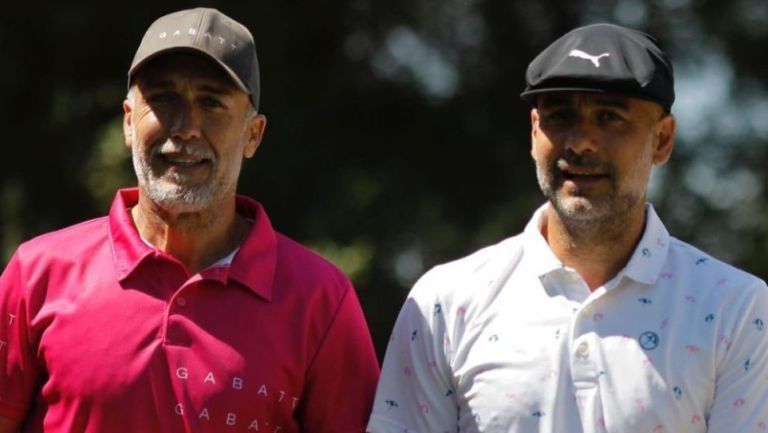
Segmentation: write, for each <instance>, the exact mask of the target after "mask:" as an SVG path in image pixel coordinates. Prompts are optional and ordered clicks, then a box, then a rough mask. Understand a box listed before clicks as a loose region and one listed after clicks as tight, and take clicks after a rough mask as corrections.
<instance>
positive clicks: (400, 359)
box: [368, 281, 458, 433]
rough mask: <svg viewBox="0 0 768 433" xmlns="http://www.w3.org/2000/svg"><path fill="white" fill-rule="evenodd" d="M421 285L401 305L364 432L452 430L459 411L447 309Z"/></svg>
mask: <svg viewBox="0 0 768 433" xmlns="http://www.w3.org/2000/svg"><path fill="white" fill-rule="evenodd" d="M425 284H426V285H427V286H429V284H427V283H426V282H425V281H421V282H420V283H419V284H417V286H416V287H415V288H414V290H413V291H412V292H411V295H410V296H409V298H408V299H407V300H406V302H405V305H403V308H402V310H401V311H400V315H399V316H398V318H397V322H396V323H395V327H394V330H393V331H392V336H391V338H390V340H389V346H388V347H387V352H386V355H385V357H384V364H383V366H382V373H381V379H380V380H379V386H378V389H377V390H376V400H375V402H374V406H373V407H374V408H373V414H372V415H371V420H370V422H369V423H368V431H369V432H373V433H390V432H391V433H401V432H403V431H408V432H412V433H433V432H437V433H442V432H445V431H456V426H457V417H458V409H457V406H456V396H455V390H454V389H453V384H452V380H451V373H450V367H449V365H448V361H447V357H446V350H447V349H446V345H447V344H449V343H448V342H446V338H447V336H448V332H447V329H446V328H447V326H446V320H445V316H444V314H448V311H447V310H448V308H447V306H444V304H443V303H441V301H439V300H437V299H436V298H435V296H434V294H433V293H434V292H433V291H432V290H429V287H426V288H427V289H428V290H421V288H420V287H419V285H421V286H422V287H423V286H424V285H425Z"/></svg>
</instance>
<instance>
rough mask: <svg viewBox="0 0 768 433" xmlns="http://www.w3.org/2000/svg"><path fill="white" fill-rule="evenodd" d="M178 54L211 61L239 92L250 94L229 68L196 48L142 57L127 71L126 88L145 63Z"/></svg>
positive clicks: (183, 47) (184, 48)
mask: <svg viewBox="0 0 768 433" xmlns="http://www.w3.org/2000/svg"><path fill="white" fill-rule="evenodd" d="M178 52H191V53H194V54H200V55H201V56H203V57H205V58H207V59H210V60H212V61H213V62H214V63H216V64H217V65H219V66H220V67H221V69H223V70H224V72H226V73H227V76H229V78H230V79H231V80H232V82H233V83H235V85H236V86H237V87H238V88H239V89H240V90H242V91H243V92H245V93H246V94H248V95H250V94H251V91H250V89H248V86H246V85H245V83H243V82H242V81H241V80H240V78H239V77H238V76H237V74H235V72H234V71H233V70H232V69H230V68H229V66H227V65H225V64H224V63H223V62H222V61H221V60H219V59H217V58H216V57H214V56H212V55H210V54H209V53H207V52H206V51H204V50H201V49H199V48H197V47H189V46H181V47H168V48H165V49H162V50H160V51H157V52H154V53H152V54H150V55H148V56H146V57H144V58H143V59H141V60H139V61H138V62H136V63H134V64H133V65H132V66H131V69H129V70H128V87H130V86H131V84H132V82H133V78H134V76H135V75H136V74H137V73H138V72H139V69H141V68H142V66H145V65H146V64H147V63H149V62H151V61H152V60H154V59H156V58H158V57H161V56H164V55H168V54H172V53H178Z"/></svg>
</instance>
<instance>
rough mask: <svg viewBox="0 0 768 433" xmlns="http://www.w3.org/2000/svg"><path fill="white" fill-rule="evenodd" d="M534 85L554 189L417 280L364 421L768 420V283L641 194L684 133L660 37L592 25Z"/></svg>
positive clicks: (560, 49) (563, 426) (405, 424)
mask: <svg viewBox="0 0 768 433" xmlns="http://www.w3.org/2000/svg"><path fill="white" fill-rule="evenodd" d="M526 84H527V87H526V89H525V91H524V92H523V94H522V97H523V99H525V100H527V101H529V102H530V103H531V104H532V106H533V108H532V110H531V124H532V128H531V141H532V148H531V155H532V156H533V159H534V161H535V163H536V172H537V176H538V179H539V184H540V186H541V189H542V192H543V193H544V195H545V196H546V198H547V199H548V202H547V204H545V205H543V206H542V207H541V208H540V209H539V210H537V211H536V212H535V214H534V215H533V218H532V219H531V221H530V222H529V223H528V225H527V227H526V228H525V230H524V232H523V233H522V234H520V235H518V236H515V237H512V238H509V239H507V240H504V241H502V242H500V243H498V244H496V245H494V246H491V247H488V248H485V249H482V250H480V251H478V252H476V253H474V254H472V255H470V256H468V257H466V258H463V259H460V260H457V261H455V262H452V263H448V264H445V265H441V266H438V267H436V268H434V269H432V270H431V271H429V272H428V273H427V274H426V275H425V276H423V277H422V278H421V280H420V281H419V282H418V283H417V284H416V286H415V287H414V288H413V290H412V292H411V293H410V295H409V297H408V299H407V301H406V303H405V305H404V307H403V309H402V311H401V313H400V316H399V318H398V320H397V324H396V325H395V329H394V331H393V334H392V338H391V340H390V344H389V348H388V350H387V354H386V357H385V360H384V365H383V371H382V376H381V380H380V382H379V387H378V390H377V396H376V402H375V404H374V411H373V415H372V417H371V420H370V422H369V424H368V431H370V432H374V433H390V432H391V433H395V432H398V433H402V432H409V433H443V432H456V431H460V432H524V433H532V432H551V433H563V432H567V433H577V432H590V433H591V432H648V433H671V432H677V433H680V432H686V433H694V432H709V433H714V432H718V433H740V432H743V433H747V432H763V431H768V329H766V327H765V324H766V322H768V288H767V287H766V284H765V282H763V281H761V280H760V279H758V278H756V277H754V276H751V275H749V274H747V273H745V272H742V271H740V270H738V269H735V268H733V267H731V266H729V265H727V264H725V263H723V262H720V261H718V260H717V259H715V258H713V257H711V256H709V255H707V254H706V253H703V252H701V251H700V250H698V249H696V248H695V247H693V246H690V245H688V244H686V243H684V242H682V241H680V240H678V239H675V238H674V237H671V236H670V235H669V233H668V232H667V230H666V229H665V228H664V225H663V224H662V222H661V220H660V219H659V217H658V216H657V214H656V212H655V211H654V209H653V206H652V205H650V204H648V203H646V191H647V185H648V180H649V177H650V173H651V168H652V167H653V166H655V165H660V164H663V163H665V162H666V161H667V160H668V158H669V156H670V154H671V152H672V148H673V146H674V138H675V118H674V117H673V115H672V114H671V112H670V109H671V106H672V103H673V101H674V90H673V88H674V86H673V74H672V65H671V64H670V62H669V60H668V58H667V56H666V54H665V53H664V52H663V51H662V50H661V49H660V48H659V46H658V44H657V41H656V40H655V39H654V38H653V37H651V36H649V35H646V34H644V33H641V32H638V31H635V30H631V29H627V28H624V27H619V26H615V25H607V24H599V25H592V26H586V27H581V28H578V29H575V30H573V31H571V32H570V33H568V34H566V35H564V36H563V37H561V38H560V39H558V40H557V41H555V42H554V43H552V45H550V46H549V47H548V48H546V49H545V50H544V51H543V52H542V53H541V54H540V55H539V56H538V57H537V58H536V59H534V60H533V62H532V63H531V64H530V66H529V68H528V72H527V75H526Z"/></svg>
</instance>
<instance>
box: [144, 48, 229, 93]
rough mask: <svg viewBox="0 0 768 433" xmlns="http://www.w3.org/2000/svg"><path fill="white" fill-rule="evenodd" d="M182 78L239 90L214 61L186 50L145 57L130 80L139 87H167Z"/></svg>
mask: <svg viewBox="0 0 768 433" xmlns="http://www.w3.org/2000/svg"><path fill="white" fill-rule="evenodd" d="M185 81H188V82H192V83H200V84H206V85H209V86H215V87H216V88H219V89H221V90H226V91H231V92H242V91H241V90H240V89H239V88H238V87H237V86H236V85H235V83H234V82H233V81H232V78H230V76H229V75H227V73H226V72H225V71H224V70H223V69H222V68H221V66H219V65H218V64H217V63H216V62H214V61H213V60H211V59H209V58H208V57H206V56H203V55H200V54H194V53H190V52H176V53H169V54H164V55H161V56H158V57H156V58H154V59H152V60H150V61H148V62H147V63H146V64H145V65H143V66H142V67H141V68H140V69H139V70H138V71H137V72H136V74H135V75H134V82H135V83H136V84H138V85H139V86H140V87H147V86H149V87H169V86H174V85H178V84H181V83H183V82H185Z"/></svg>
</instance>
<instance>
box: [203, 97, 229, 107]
mask: <svg viewBox="0 0 768 433" xmlns="http://www.w3.org/2000/svg"><path fill="white" fill-rule="evenodd" d="M201 103H202V104H203V106H205V107H208V108H221V107H224V103H223V102H221V100H219V99H218V98H214V97H210V96H209V97H205V98H202V100H201Z"/></svg>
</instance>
